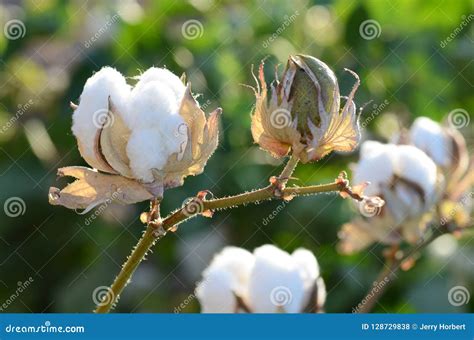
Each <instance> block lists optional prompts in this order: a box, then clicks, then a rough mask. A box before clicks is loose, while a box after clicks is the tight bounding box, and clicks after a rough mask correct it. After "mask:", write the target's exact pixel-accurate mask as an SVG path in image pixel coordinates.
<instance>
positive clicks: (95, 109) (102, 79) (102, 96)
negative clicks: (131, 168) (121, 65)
mask: <svg viewBox="0 0 474 340" xmlns="http://www.w3.org/2000/svg"><path fill="white" fill-rule="evenodd" d="M129 95H130V86H128V85H127V83H126V80H125V78H124V77H123V75H122V74H121V73H120V72H118V71H117V70H115V69H113V68H111V67H104V68H102V69H101V70H100V71H98V72H96V73H95V74H94V75H93V76H92V77H90V78H89V79H88V80H87V82H86V84H85V85H84V89H83V91H82V94H81V98H80V102H79V105H78V107H77V108H76V110H75V111H74V114H73V124H72V132H73V134H74V135H75V136H76V138H77V140H78V144H79V150H80V152H81V155H82V156H83V158H84V159H85V160H86V161H87V162H88V163H89V164H90V165H91V166H93V167H95V168H98V169H100V170H104V167H103V166H101V163H100V161H98V160H97V158H96V155H95V139H96V135H97V130H98V129H99V128H100V127H101V124H102V123H103V122H104V119H105V118H106V116H107V111H108V100H109V97H110V98H111V100H112V102H113V103H114V105H115V106H116V107H117V109H118V111H119V113H120V114H122V113H125V111H126V102H127V100H128V97H129Z"/></svg>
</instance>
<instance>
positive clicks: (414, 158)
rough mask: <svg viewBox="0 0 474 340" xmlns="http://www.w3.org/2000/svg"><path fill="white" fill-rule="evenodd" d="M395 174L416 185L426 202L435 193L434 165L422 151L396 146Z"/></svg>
mask: <svg viewBox="0 0 474 340" xmlns="http://www.w3.org/2000/svg"><path fill="white" fill-rule="evenodd" d="M396 157H397V161H396V163H395V173H396V174H397V175H398V176H399V177H402V178H405V179H407V180H409V181H411V182H413V183H417V184H418V185H419V186H420V187H421V188H422V189H423V192H424V195H425V200H428V199H429V198H430V197H431V196H432V195H433V194H434V191H435V186H436V176H437V170H436V164H435V163H434V162H433V160H432V159H431V158H430V157H428V156H427V155H426V154H425V153H424V152H423V151H421V150H420V149H418V148H416V147H414V146H412V145H398V146H397V149H396Z"/></svg>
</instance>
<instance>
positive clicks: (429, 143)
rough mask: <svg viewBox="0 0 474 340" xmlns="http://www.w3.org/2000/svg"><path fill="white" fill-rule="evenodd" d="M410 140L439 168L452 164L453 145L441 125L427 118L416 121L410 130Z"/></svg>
mask: <svg viewBox="0 0 474 340" xmlns="http://www.w3.org/2000/svg"><path fill="white" fill-rule="evenodd" d="M410 140H411V143H412V144H413V145H415V146H416V147H417V148H419V149H421V150H423V151H424V152H426V154H428V155H429V156H430V157H431V158H432V159H433V161H434V162H435V163H436V164H438V165H439V166H442V167H448V166H449V165H450V164H451V159H452V153H453V143H452V142H451V140H450V138H449V136H447V134H446V133H445V131H444V130H443V128H442V126H441V125H440V124H439V123H437V122H435V121H433V120H431V119H429V118H427V117H419V118H417V119H415V121H414V122H413V125H412V126H411V128H410Z"/></svg>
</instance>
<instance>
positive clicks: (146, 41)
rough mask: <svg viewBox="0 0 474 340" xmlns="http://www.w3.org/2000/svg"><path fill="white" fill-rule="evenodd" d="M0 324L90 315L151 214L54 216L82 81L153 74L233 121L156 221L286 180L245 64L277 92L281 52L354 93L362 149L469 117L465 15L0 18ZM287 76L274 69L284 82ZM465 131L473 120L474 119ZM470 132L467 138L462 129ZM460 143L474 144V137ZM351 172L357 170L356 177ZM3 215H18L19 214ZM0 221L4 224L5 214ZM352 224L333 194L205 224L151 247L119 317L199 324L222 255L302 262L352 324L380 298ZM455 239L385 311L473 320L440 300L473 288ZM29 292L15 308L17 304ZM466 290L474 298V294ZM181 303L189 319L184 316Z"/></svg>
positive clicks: (228, 4)
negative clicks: (346, 242) (431, 123)
mask: <svg viewBox="0 0 474 340" xmlns="http://www.w3.org/2000/svg"><path fill="white" fill-rule="evenodd" d="M0 4H1V5H0V24H1V27H0V28H2V30H1V31H0V127H1V130H0V176H1V179H0V202H1V204H2V206H5V204H6V203H7V201H8V202H11V201H12V200H13V199H14V200H16V202H17V208H18V210H17V211H16V212H13V213H12V212H10V213H8V214H7V213H6V212H5V211H4V210H5V209H3V210H2V211H0V212H1V213H0V308H1V310H2V311H3V312H90V311H91V310H92V309H93V307H94V301H93V293H94V291H95V290H96V289H97V288H98V287H99V288H100V287H101V286H107V285H109V284H110V283H111V282H112V280H113V278H114V277H115V275H116V274H117V273H118V271H119V269H120V266H121V264H122V262H123V261H124V260H125V258H126V257H127V256H128V255H129V253H130V250H131V249H132V247H133V246H134V245H135V244H136V241H137V240H138V238H139V237H140V235H141V233H142V231H143V229H144V226H143V225H142V224H141V223H140V221H139V215H140V213H141V212H142V211H145V210H146V209H147V208H148V206H147V204H146V203H143V204H137V205H133V206H125V207H124V206H118V205H117V206H115V205H111V206H109V207H108V208H107V209H106V210H105V211H103V212H101V213H98V212H90V213H88V214H85V215H79V214H78V213H76V212H74V211H71V210H68V209H66V208H63V207H59V206H50V205H49V204H48V200H47V193H48V188H49V187H50V186H62V185H64V184H65V182H66V181H65V180H60V181H57V180H56V169H57V168H58V167H62V166H67V165H85V163H84V161H83V160H82V159H81V158H80V156H79V152H78V150H77V148H76V141H75V139H74V136H73V135H72V133H71V113H72V112H71V109H70V108H69V102H70V101H73V102H78V99H79V95H80V93H81V91H82V87H83V85H84V83H85V81H86V79H87V78H88V77H90V76H91V75H92V74H93V72H95V71H97V70H99V69H100V68H101V67H102V66H105V65H111V66H113V67H115V68H117V69H118V70H119V71H121V72H122V73H123V74H125V75H126V76H128V77H132V76H135V75H137V74H139V73H140V72H141V71H144V70H146V69H147V68H149V67H150V66H153V65H154V66H159V67H163V66H166V67H167V68H169V69H170V70H171V71H173V72H174V73H176V74H178V75H180V74H181V73H183V72H185V73H186V74H187V77H188V79H189V80H190V81H191V82H192V85H193V90H194V92H195V93H201V94H202V95H201V96H200V97H199V102H200V103H201V105H202V106H203V107H205V110H206V111H207V112H210V111H211V110H213V109H215V108H216V107H219V106H220V107H223V109H224V114H223V116H222V120H221V131H222V133H221V141H220V147H219V149H218V151H217V152H216V153H215V154H214V156H213V157H212V158H211V159H210V161H209V162H208V165H207V167H206V169H205V173H204V174H202V175H200V176H197V177H194V178H188V179H187V180H186V182H185V185H184V186H183V187H181V188H176V189H173V190H170V191H168V192H167V193H166V196H165V197H166V199H165V200H164V202H163V210H164V211H163V214H165V213H166V212H169V211H171V210H173V209H175V208H176V207H179V206H181V204H182V202H183V201H184V200H185V199H186V198H187V197H190V196H192V195H195V194H196V193H197V192H198V191H199V190H203V189H209V190H210V191H211V192H212V193H213V194H214V195H215V196H223V195H227V194H233V193H239V192H242V191H245V190H251V189H253V188H256V187H260V186H263V185H266V184H267V183H268V178H269V176H271V175H274V174H277V173H278V171H280V170H281V164H280V163H279V162H278V161H275V160H274V159H272V158H271V157H270V156H268V155H266V154H265V153H263V152H262V151H260V150H259V149H258V147H256V146H255V145H253V141H252V138H251V134H250V113H251V111H252V107H253V104H254V97H253V93H252V91H251V90H250V89H249V88H247V87H245V86H242V84H250V85H254V80H253V78H252V75H251V67H252V65H258V64H259V62H260V61H261V60H262V59H264V58H266V65H267V68H266V73H267V79H271V78H272V75H273V72H274V66H275V65H278V64H283V65H284V63H285V62H286V59H287V57H288V55H289V54H292V53H306V54H311V55H314V56H316V57H318V58H320V59H322V60H323V61H325V62H326V63H327V64H329V65H330V66H331V67H332V69H333V70H334V71H335V72H336V75H337V76H338V78H339V82H340V87H341V93H342V94H347V93H348V92H349V90H350V88H351V87H352V85H353V83H354V79H353V77H351V76H350V75H349V74H348V73H346V72H343V68H344V67H346V68H350V69H352V70H354V71H356V72H357V73H358V74H359V75H360V77H361V80H362V86H361V87H360V89H359V91H358V93H357V95H356V102H357V104H358V105H362V104H364V103H367V102H369V101H371V100H372V102H370V104H368V105H367V107H366V109H365V113H364V114H363V116H362V118H361V125H362V127H363V133H364V138H365V139H377V140H382V141H386V140H387V139H389V138H390V136H391V135H392V133H394V132H396V130H397V129H398V128H399V126H408V125H409V124H410V123H411V121H413V119H414V118H415V117H417V116H421V115H424V116H429V117H431V118H433V119H435V120H437V121H442V120H443V119H445V118H446V116H447V114H448V113H449V112H450V111H452V110H454V109H457V108H462V109H464V110H467V111H470V112H472V109H473V108H474V91H473V87H474V63H473V57H474V46H473V42H474V35H473V31H474V30H473V27H474V25H473V21H474V14H473V13H474V10H473V3H472V1H470V0H460V1H456V2H451V1H439V0H426V1H408V0H403V1H402V0H400V1H392V0H380V1H375V0H374V1H308V0H296V1H270V0H268V1H265V0H261V1H257V0H255V1H230V0H229V1H217V0H214V1H213V0H189V1H171V0H170V1H168V0H160V1H151V0H149V1H146V0H143V1H136V0H124V1H118V0H117V1H79V0H77V1H64V0H38V1H35V0H25V1H10V0H1V2H0ZM281 71H282V67H280V72H281ZM471 118H472V117H471ZM470 126H471V127H472V125H470ZM466 130H468V131H464V132H465V133H464V134H465V136H466V137H467V138H468V143H470V145H472V131H469V129H468V128H466ZM356 160H357V152H355V153H353V154H349V155H347V154H346V155H338V154H332V155H331V156H329V157H326V158H325V159H323V160H322V161H320V162H318V163H315V164H308V165H302V166H300V167H299V168H298V169H297V171H296V173H295V176H296V177H298V179H299V180H298V181H296V183H303V184H316V183H324V182H329V181H332V180H333V179H334V178H335V177H336V176H337V175H338V173H339V171H341V170H348V171H349V169H350V163H351V162H354V161H356ZM349 173H350V172H349ZM9 200H10V201H9ZM4 212H5V213H4ZM354 214H356V211H355V210H354V209H353V207H352V206H351V204H350V202H348V201H344V200H342V199H340V198H339V197H338V196H336V195H329V194H326V195H321V196H316V197H305V198H297V199H294V200H293V201H292V202H291V203H290V204H284V203H282V202H267V203H263V204H261V205H258V206H256V205H250V206H246V207H240V208H238V209H235V210H231V211H223V212H217V213H216V214H215V215H214V218H212V219H206V218H203V217H198V218H195V219H193V220H192V221H189V222H187V223H185V224H183V225H181V226H180V228H179V230H178V232H177V233H175V234H171V235H168V236H167V237H165V238H164V239H163V240H161V241H160V242H159V244H158V245H157V246H155V248H154V251H153V253H152V254H150V255H149V256H148V260H147V261H146V262H144V263H143V264H142V265H141V266H140V267H139V269H138V271H137V272H136V274H135V277H134V280H133V282H132V283H131V284H130V285H129V286H128V287H127V289H126V290H125V292H124V294H123V295H122V297H121V300H120V303H119V305H118V307H117V309H116V311H118V312H173V311H179V312H183V313H186V312H197V311H199V304H198V302H197V301H196V299H195V298H194V295H193V291H194V287H195V283H196V281H197V280H199V279H200V273H201V271H202V270H203V269H204V268H205V267H206V265H207V264H208V263H209V261H210V259H211V258H212V256H213V254H214V253H215V252H217V251H219V250H220V249H222V247H224V246H225V245H235V246H239V247H243V248H246V249H249V250H250V251H252V250H253V249H254V248H255V247H257V246H260V245H262V244H265V243H274V244H276V245H278V246H279V247H281V248H283V249H285V250H287V251H293V250H294V249H296V248H298V247H306V248H308V249H310V250H311V251H313V252H314V253H315V254H316V256H317V258H318V260H319V263H320V265H321V268H322V275H323V278H324V280H325V282H326V286H327V289H328V299H327V304H326V309H327V311H328V312H350V311H351V310H352V308H353V307H354V306H355V305H357V303H358V302H359V301H360V300H361V298H362V297H363V296H364V295H365V293H366V291H367V290H368V289H369V288H370V287H372V284H373V282H374V280H375V277H376V275H377V273H378V271H379V270H380V268H381V266H382V261H383V257H382V255H381V253H382V249H383V248H382V247H380V246H376V247H374V248H370V249H371V250H370V251H364V252H362V253H360V254H357V255H352V256H343V255H340V254H339V253H338V252H337V250H336V243H337V233H338V230H339V228H340V226H341V225H342V223H344V222H347V221H349V220H350V219H351V217H352V216H354ZM470 239H471V238H470V237H469V238H467V237H466V238H464V239H459V240H458V239H454V238H452V237H451V236H445V237H443V238H442V239H439V240H438V241H437V242H435V243H434V244H433V245H432V246H431V247H429V248H428V249H427V250H426V251H425V252H424V255H423V256H422V257H421V258H420V259H419V260H418V262H417V265H416V266H415V267H414V268H413V269H411V270H410V271H408V272H402V273H400V275H399V277H398V280H396V282H395V284H394V285H393V286H391V288H390V289H389V290H388V292H387V293H386V295H385V296H384V297H383V298H382V300H381V301H380V304H379V305H378V306H377V308H376V311H377V312H393V313H397V312H399V313H408V312H473V311H474V302H473V301H472V300H471V302H470V303H469V304H467V305H463V306H460V307H454V306H452V305H450V304H449V302H448V299H447V292H448V290H449V289H450V288H451V287H452V286H455V285H458V284H462V285H464V286H466V287H471V288H473V287H474V262H473V261H474V245H473V243H472V242H469V241H470ZM19 290H21V292H19V293H18V291H19ZM470 290H471V291H472V289H470ZM183 303H184V305H183Z"/></svg>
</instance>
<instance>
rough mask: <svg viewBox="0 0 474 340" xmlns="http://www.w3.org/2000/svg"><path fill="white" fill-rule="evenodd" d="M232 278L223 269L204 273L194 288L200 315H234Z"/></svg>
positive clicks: (234, 300)
mask: <svg viewBox="0 0 474 340" xmlns="http://www.w3.org/2000/svg"><path fill="white" fill-rule="evenodd" d="M233 285H234V278H233V276H232V273H231V272H229V271H226V270H225V269H224V268H213V269H210V270H208V271H207V273H205V275H204V278H203V280H202V281H201V282H200V283H199V284H198V286H197V287H196V297H197V298H198V300H199V303H200V304H201V312H202V313H235V312H236V305H237V303H236V298H235V295H234V291H233Z"/></svg>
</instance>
